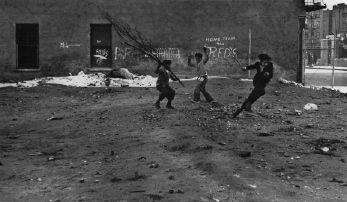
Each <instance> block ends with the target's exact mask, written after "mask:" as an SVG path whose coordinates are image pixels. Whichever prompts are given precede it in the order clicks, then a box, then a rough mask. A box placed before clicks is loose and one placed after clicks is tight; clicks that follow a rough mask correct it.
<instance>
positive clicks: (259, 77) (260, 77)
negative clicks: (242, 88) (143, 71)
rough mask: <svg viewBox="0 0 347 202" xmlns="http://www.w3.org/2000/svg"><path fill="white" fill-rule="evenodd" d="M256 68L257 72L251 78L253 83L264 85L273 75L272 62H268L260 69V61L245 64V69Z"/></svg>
mask: <svg viewBox="0 0 347 202" xmlns="http://www.w3.org/2000/svg"><path fill="white" fill-rule="evenodd" d="M251 69H256V70H257V73H256V74H255V75H254V78H253V84H255V83H257V84H260V85H262V86H264V87H265V86H266V84H267V83H269V82H270V80H271V78H272V77H273V69H274V68H273V64H272V62H269V63H268V64H267V65H266V66H265V67H264V68H263V71H262V64H261V62H256V63H255V64H253V65H250V66H247V70H251ZM265 72H267V73H268V74H269V75H268V76H267V75H265V74H264V73H265Z"/></svg>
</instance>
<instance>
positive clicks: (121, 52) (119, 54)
mask: <svg viewBox="0 0 347 202" xmlns="http://www.w3.org/2000/svg"><path fill="white" fill-rule="evenodd" d="M131 50H132V49H131V48H119V47H116V48H115V50H114V53H115V54H114V55H115V56H114V59H115V60H119V59H123V60H124V59H125V58H126V57H127V56H132V55H133V52H132V51H131Z"/></svg>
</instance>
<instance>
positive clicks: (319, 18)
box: [304, 4, 347, 67]
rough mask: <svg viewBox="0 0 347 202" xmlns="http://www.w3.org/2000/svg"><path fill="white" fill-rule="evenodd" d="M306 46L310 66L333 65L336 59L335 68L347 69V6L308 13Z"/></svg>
mask: <svg viewBox="0 0 347 202" xmlns="http://www.w3.org/2000/svg"><path fill="white" fill-rule="evenodd" d="M334 39H335V40H334ZM304 46H305V48H304V50H305V51H304V52H305V58H306V65H308V66H312V65H332V58H333V57H334V58H335V66H346V67H347V59H346V58H347V5H345V4H338V5H335V6H333V10H316V11H311V12H307V13H306V22H305V37H304ZM335 46H336V49H334V47H335ZM332 51H334V54H335V55H334V56H333V53H332Z"/></svg>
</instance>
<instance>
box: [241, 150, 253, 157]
mask: <svg viewBox="0 0 347 202" xmlns="http://www.w3.org/2000/svg"><path fill="white" fill-rule="evenodd" d="M238 155H239V156H241V157H242V158H248V157H251V152H250V151H239V152H238Z"/></svg>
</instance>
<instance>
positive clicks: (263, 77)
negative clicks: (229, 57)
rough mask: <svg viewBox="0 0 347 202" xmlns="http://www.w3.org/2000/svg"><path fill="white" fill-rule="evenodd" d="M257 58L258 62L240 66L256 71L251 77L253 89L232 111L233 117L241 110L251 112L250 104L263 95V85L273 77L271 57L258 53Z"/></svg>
mask: <svg viewBox="0 0 347 202" xmlns="http://www.w3.org/2000/svg"><path fill="white" fill-rule="evenodd" d="M258 58H259V60H260V62H256V63H255V64H253V65H250V66H247V67H242V70H243V71H246V70H251V69H256V70H257V73H256V74H255V76H254V78H253V85H254V89H253V91H252V92H251V94H250V95H249V96H248V98H247V99H246V100H245V102H244V103H243V104H242V106H241V108H239V109H238V110H237V111H236V112H235V113H233V117H234V118H236V117H237V116H238V115H239V114H240V113H241V112H242V110H245V111H247V112H252V109H251V107H252V104H253V103H254V102H255V101H257V100H258V99H259V98H260V97H261V96H263V95H265V86H266V84H267V83H269V81H270V80H271V78H272V77H273V64H272V62H271V61H270V60H271V57H270V56H268V55H267V54H259V55H258Z"/></svg>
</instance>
